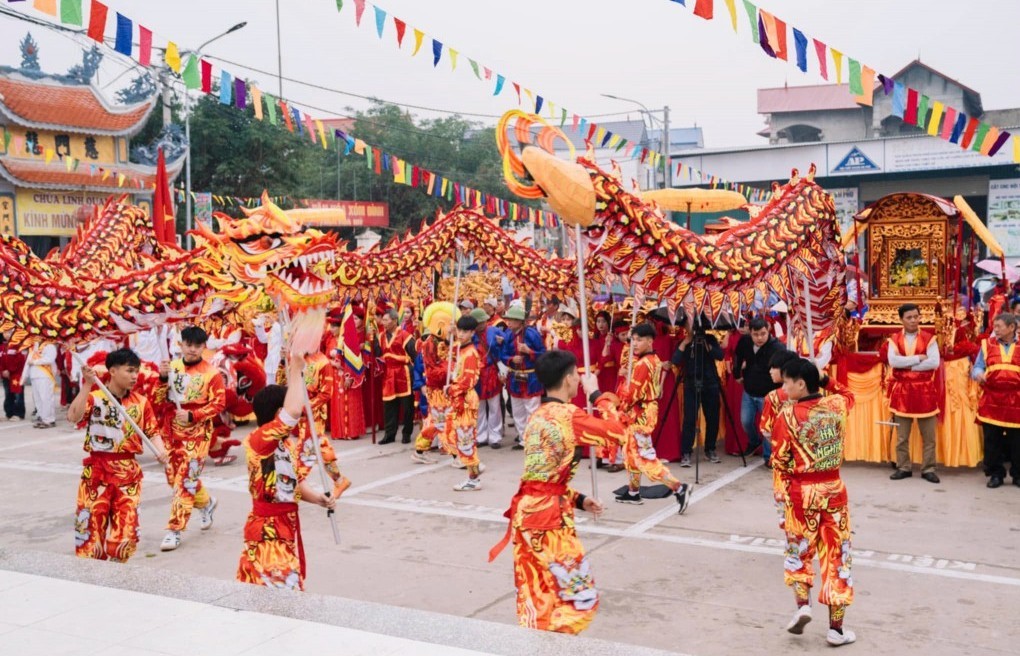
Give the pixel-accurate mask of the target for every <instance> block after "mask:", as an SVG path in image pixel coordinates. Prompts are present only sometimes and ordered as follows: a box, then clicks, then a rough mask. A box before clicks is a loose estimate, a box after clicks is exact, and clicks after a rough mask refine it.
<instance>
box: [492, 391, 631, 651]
mask: <svg viewBox="0 0 1020 656" xmlns="http://www.w3.org/2000/svg"><path fill="white" fill-rule="evenodd" d="M595 406H596V408H597V409H598V410H599V411H600V412H601V413H602V415H603V417H606V419H598V418H596V417H593V416H591V415H589V414H588V413H586V412H585V411H584V410H581V409H580V408H578V407H576V406H574V405H573V404H571V403H562V402H560V401H557V400H554V399H550V398H546V399H543V402H542V405H541V406H540V407H539V409H538V410H536V411H535V414H533V415H532V417H531V421H530V423H529V424H528V427H527V429H526V430H525V431H524V473H523V474H522V475H521V484H520V487H519V488H518V489H517V493H516V494H515V495H514V497H513V499H512V500H511V502H510V508H509V509H508V510H507V511H506V513H504V516H505V517H507V518H509V520H510V525H509V526H508V527H507V532H506V535H504V536H503V539H502V540H501V541H500V543H499V544H497V545H496V546H495V547H493V548H492V550H491V551H490V552H489V561H490V562H491V561H492V560H494V559H495V558H496V556H498V555H499V553H500V552H501V551H502V550H503V549H504V548H505V547H506V545H507V544H508V543H510V542H511V540H512V541H513V557H514V584H515V585H516V587H517V620H518V623H519V624H520V625H521V626H523V627H527V628H531V629H539V630H542V631H556V632H560V633H575V634H576V633H580V632H581V631H583V630H584V629H585V628H586V627H587V626H588V625H589V624H590V623H591V621H592V619H593V618H594V616H595V611H596V610H597V609H598V604H599V597H598V591H597V590H596V589H595V581H594V579H593V577H592V573H591V564H590V562H589V561H588V558H587V556H585V554H584V547H583V546H582V545H581V541H580V540H579V539H578V537H577V532H576V530H575V528H574V509H575V508H583V507H584V495H582V494H581V493H579V492H577V491H576V490H572V489H571V488H570V487H569V486H568V484H569V483H570V479H571V478H572V477H573V475H574V472H575V471H576V470H577V464H578V462H579V460H580V458H581V454H580V447H582V446H589V447H610V446H616V447H618V446H619V444H620V443H621V442H622V441H623V440H624V439H625V429H624V427H623V425H622V424H621V423H620V422H619V421H618V420H617V419H616V413H615V409H614V408H613V404H612V403H611V401H610V400H609V399H608V398H606V397H600V398H598V399H596V402H595Z"/></svg>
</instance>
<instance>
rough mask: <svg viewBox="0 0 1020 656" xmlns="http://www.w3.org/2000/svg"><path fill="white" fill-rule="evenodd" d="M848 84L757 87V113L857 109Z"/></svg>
mask: <svg viewBox="0 0 1020 656" xmlns="http://www.w3.org/2000/svg"><path fill="white" fill-rule="evenodd" d="M858 107H859V105H858V104H857V103H856V102H855V101H854V98H853V96H852V95H850V85H849V84H817V85H812V86H806V87H779V88H778V89H758V113H759V114H782V113H784V112H815V111H820V110H831V109H857V108H858Z"/></svg>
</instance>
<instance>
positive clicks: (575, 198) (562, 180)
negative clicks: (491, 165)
mask: <svg viewBox="0 0 1020 656" xmlns="http://www.w3.org/2000/svg"><path fill="white" fill-rule="evenodd" d="M521 161H522V162H523V163H524V167H525V168H526V169H527V171H528V174H529V175H530V176H531V177H532V178H534V179H535V182H536V183H537V184H538V186H539V187H541V189H542V191H543V192H544V193H545V195H546V197H547V199H548V202H549V206H550V207H551V208H552V209H553V211H554V212H556V214H558V215H559V216H560V218H562V219H563V220H564V221H566V222H567V223H569V224H580V225H581V227H584V228H586V227H588V226H590V225H591V224H592V222H593V221H594V220H595V187H594V186H592V182H591V176H589V175H588V172H587V171H585V170H584V168H582V167H581V166H580V165H578V164H574V163H572V162H564V161H563V160H560V159H557V158H555V157H553V156H552V155H550V154H549V153H547V152H545V151H544V150H542V149H541V148H536V147H534V146H528V147H526V148H525V149H524V152H523V153H521Z"/></svg>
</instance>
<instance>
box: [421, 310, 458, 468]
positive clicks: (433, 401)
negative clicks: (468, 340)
mask: <svg viewBox="0 0 1020 656" xmlns="http://www.w3.org/2000/svg"><path fill="white" fill-rule="evenodd" d="M421 344H422V347H421V357H422V362H423V363H424V365H425V397H426V398H427V399H428V402H429V414H428V416H427V417H425V420H424V421H423V422H422V426H421V432H420V433H418V437H417V439H415V441H414V453H412V454H411V460H412V461H413V462H416V463H418V464H422V465H434V464H435V463H436V461H435V460H433V459H432V458H431V457H429V455H428V450H429V449H431V448H432V441H433V440H435V439H436V437H439V436H441V435H443V433H444V431H445V430H446V421H447V417H448V414H449V412H450V400H449V399H448V398H447V396H446V390H445V389H444V388H445V387H446V356H447V348H448V345H447V343H446V338H445V336H444V333H443V331H442V329H440V328H439V327H436V331H435V332H430V333H429V334H428V336H427V337H422V342H421ZM450 455H452V456H453V457H454V458H456V457H457V455H456V452H455V451H450Z"/></svg>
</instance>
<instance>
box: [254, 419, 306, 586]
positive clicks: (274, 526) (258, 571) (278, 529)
mask: <svg viewBox="0 0 1020 656" xmlns="http://www.w3.org/2000/svg"><path fill="white" fill-rule="evenodd" d="M297 424H298V420H297V419H296V418H294V417H291V416H289V415H288V414H287V412H286V411H285V410H280V412H279V413H278V414H277V416H276V418H275V419H273V420H272V421H271V422H269V423H267V424H265V425H264V426H259V427H258V428H256V429H255V430H254V431H252V433H251V434H250V435H249V436H248V437H247V438H246V439H245V454H246V457H247V460H248V491H249V492H250V493H251V498H252V509H251V512H250V513H248V519H247V520H246V521H245V523H244V551H243V552H241V558H240V561H239V562H238V565H237V580H238V581H241V582H242V583H252V584H255V585H264V586H267V587H271V588H288V589H291V590H304V581H305V550H304V544H303V543H302V539H301V522H300V520H299V517H298V504H297V502H298V501H299V500H300V493H299V491H298V485H299V483H300V482H301V481H302V480H304V479H305V477H306V476H307V475H308V472H309V471H310V469H309V468H308V467H307V466H305V465H304V464H302V460H301V449H300V446H299V445H298V443H297V441H296V440H295V439H291V438H290V435H291V431H292V430H293V429H294V427H296V426H297Z"/></svg>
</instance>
